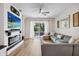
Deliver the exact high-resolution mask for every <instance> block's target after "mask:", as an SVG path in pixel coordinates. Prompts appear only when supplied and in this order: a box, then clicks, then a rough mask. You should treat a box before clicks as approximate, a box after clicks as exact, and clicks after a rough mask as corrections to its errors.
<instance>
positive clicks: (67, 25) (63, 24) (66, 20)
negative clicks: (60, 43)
mask: <svg viewBox="0 0 79 59" xmlns="http://www.w3.org/2000/svg"><path fill="white" fill-rule="evenodd" d="M61 28H70V15H69V16H68V17H66V18H64V19H62V20H61Z"/></svg>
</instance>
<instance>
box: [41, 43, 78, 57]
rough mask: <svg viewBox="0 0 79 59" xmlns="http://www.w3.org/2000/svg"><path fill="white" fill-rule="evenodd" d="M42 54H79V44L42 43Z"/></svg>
mask: <svg viewBox="0 0 79 59" xmlns="http://www.w3.org/2000/svg"><path fill="white" fill-rule="evenodd" d="M41 50H42V56H79V44H42V45H41Z"/></svg>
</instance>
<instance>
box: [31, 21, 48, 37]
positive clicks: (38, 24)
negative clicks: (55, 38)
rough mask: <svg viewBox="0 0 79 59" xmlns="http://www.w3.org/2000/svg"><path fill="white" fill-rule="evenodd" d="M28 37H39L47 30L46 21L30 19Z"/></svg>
mask: <svg viewBox="0 0 79 59" xmlns="http://www.w3.org/2000/svg"><path fill="white" fill-rule="evenodd" d="M30 24H31V25H30V37H31V38H35V37H41V36H43V35H44V34H45V33H48V32H49V26H48V21H31V22H30Z"/></svg>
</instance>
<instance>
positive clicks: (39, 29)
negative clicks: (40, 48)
mask: <svg viewBox="0 0 79 59" xmlns="http://www.w3.org/2000/svg"><path fill="white" fill-rule="evenodd" d="M44 32H45V26H44V23H35V25H34V36H35V37H36V36H42V35H44Z"/></svg>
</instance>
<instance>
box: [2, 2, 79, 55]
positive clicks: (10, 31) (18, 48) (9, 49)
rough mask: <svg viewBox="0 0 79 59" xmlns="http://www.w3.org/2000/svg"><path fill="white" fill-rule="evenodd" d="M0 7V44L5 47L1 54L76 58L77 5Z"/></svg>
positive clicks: (78, 38) (78, 22)
mask: <svg viewBox="0 0 79 59" xmlns="http://www.w3.org/2000/svg"><path fill="white" fill-rule="evenodd" d="M0 8H1V14H0V18H1V19H3V20H1V21H0V22H1V23H0V25H1V26H0V27H1V29H0V30H1V31H0V35H1V37H0V38H1V39H0V45H1V47H2V48H1V49H3V48H5V47H6V48H5V49H4V50H3V52H2V50H1V52H0V54H1V55H8V56H18V55H19V56H79V53H78V52H79V45H78V43H79V3H8V4H7V3H1V4H0ZM7 19H8V20H7ZM4 20H5V21H4ZM2 22H3V23H2ZM4 25H5V26H4ZM2 32H3V33H2ZM4 33H5V34H4Z"/></svg>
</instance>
